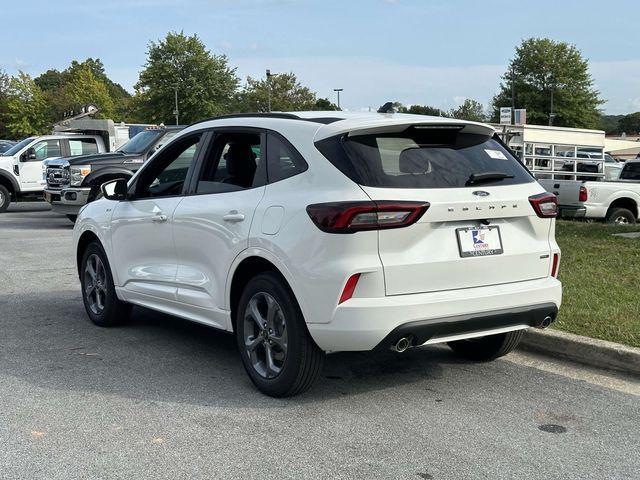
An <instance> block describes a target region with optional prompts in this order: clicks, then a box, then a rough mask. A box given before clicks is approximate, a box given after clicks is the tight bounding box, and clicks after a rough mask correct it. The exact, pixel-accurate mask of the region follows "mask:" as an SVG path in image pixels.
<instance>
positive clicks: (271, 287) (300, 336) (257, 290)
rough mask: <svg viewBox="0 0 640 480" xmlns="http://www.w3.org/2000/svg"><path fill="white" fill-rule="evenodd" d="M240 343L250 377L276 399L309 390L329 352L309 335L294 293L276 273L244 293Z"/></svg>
mask: <svg viewBox="0 0 640 480" xmlns="http://www.w3.org/2000/svg"><path fill="white" fill-rule="evenodd" d="M269 313H271V315H270V314H269ZM257 317H260V318H257ZM259 325H261V326H259ZM265 325H266V326H265ZM236 339H237V342H238V349H239V350H240V357H241V358H242V364H243V365H244V368H245V370H246V371H247V374H248V375H249V378H251V381H252V382H253V384H254V385H255V386H256V387H257V388H258V390H260V391H261V392H262V393H264V394H266V395H269V396H271V397H289V396H293V395H297V394H299V393H302V392H304V391H305V390H307V389H308V388H309V387H311V386H312V385H313V384H314V383H315V381H316V380H317V378H318V376H319V375H320V372H321V370H322V365H323V363H324V356H325V353H324V352H323V351H322V350H320V348H318V346H317V345H316V344H315V343H314V341H313V339H312V338H311V336H310V335H309V332H308V330H307V326H306V323H305V321H304V317H303V316H302V312H301V311H300V307H299V306H298V302H297V301H296V299H295V297H294V295H293V293H292V292H291V290H290V289H289V287H288V286H287V285H286V284H285V282H284V281H283V280H282V279H281V278H280V277H279V276H278V275H276V274H274V273H262V274H260V275H257V276H256V277H254V278H253V279H251V280H250V281H249V283H248V284H247V286H246V287H245V289H244V291H243V292H242V296H241V297H240V302H239V303H238V309H237V313H236ZM268 352H270V355H269V353H268ZM269 356H270V358H271V359H272V360H271V362H268V358H269ZM270 365H271V367H270Z"/></svg>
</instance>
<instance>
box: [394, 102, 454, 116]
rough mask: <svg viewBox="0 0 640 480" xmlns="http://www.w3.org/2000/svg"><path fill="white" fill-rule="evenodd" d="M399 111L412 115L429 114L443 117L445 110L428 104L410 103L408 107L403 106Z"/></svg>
mask: <svg viewBox="0 0 640 480" xmlns="http://www.w3.org/2000/svg"><path fill="white" fill-rule="evenodd" d="M401 113H411V114H414V115H431V116H433V117H444V116H446V115H447V114H446V112H445V111H444V110H440V109H439V108H436V107H430V106H429V105H411V106H410V107H409V108H407V107H403V108H402V110H401Z"/></svg>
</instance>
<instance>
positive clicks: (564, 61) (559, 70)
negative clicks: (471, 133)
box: [492, 38, 604, 128]
mask: <svg viewBox="0 0 640 480" xmlns="http://www.w3.org/2000/svg"><path fill="white" fill-rule="evenodd" d="M512 72H513V83H514V86H515V105H516V108H526V109H527V121H528V122H529V123H532V124H537V125H544V124H548V123H549V114H550V105H551V92H552V91H553V96H554V113H555V114H556V117H555V119H554V122H553V124H554V125H558V126H566V127H577V128H597V127H598V126H599V124H600V111H599V107H600V105H602V104H603V103H604V102H603V100H601V99H600V97H599V92H598V91H597V90H595V88H594V86H593V79H592V77H591V74H590V73H589V62H588V61H587V60H586V59H584V58H583V57H582V54H581V53H580V51H579V50H578V49H577V48H576V47H575V46H573V45H570V44H568V43H565V42H555V41H553V40H550V39H547V38H530V39H527V40H524V41H523V42H522V43H521V44H520V45H519V46H518V47H516V54H515V57H514V58H513V59H512V60H511V62H510V63H509V67H508V69H507V71H506V72H505V74H504V75H503V77H502V83H501V85H500V92H499V93H498V94H497V95H496V96H495V97H494V99H493V115H492V118H493V121H497V120H498V118H499V112H500V107H510V106H511V82H512Z"/></svg>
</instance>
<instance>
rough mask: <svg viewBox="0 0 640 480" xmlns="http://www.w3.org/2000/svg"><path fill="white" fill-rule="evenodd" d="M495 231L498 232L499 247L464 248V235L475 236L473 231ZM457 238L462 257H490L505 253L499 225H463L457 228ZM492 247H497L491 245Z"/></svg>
mask: <svg viewBox="0 0 640 480" xmlns="http://www.w3.org/2000/svg"><path fill="white" fill-rule="evenodd" d="M474 230H475V231H478V232H481V231H483V230H484V231H487V232H492V231H495V232H496V233H497V240H498V241H497V248H486V249H479V250H468V249H467V250H465V249H464V248H463V242H462V237H463V235H470V236H473V233H472V232H473V231H474ZM456 240H457V241H458V252H459V253H460V256H461V257H462V258H474V257H489V256H492V255H502V254H503V253H504V247H503V244H502V235H501V234H500V227H499V226H498V225H482V226H479V227H461V228H456ZM490 247H496V246H495V245H493V246H492V245H490Z"/></svg>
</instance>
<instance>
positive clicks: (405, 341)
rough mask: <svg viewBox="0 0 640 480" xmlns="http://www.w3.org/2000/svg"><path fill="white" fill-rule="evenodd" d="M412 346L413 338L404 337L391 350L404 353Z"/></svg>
mask: <svg viewBox="0 0 640 480" xmlns="http://www.w3.org/2000/svg"><path fill="white" fill-rule="evenodd" d="M410 346H411V337H402V338H401V339H399V340H398V341H397V342H396V343H394V344H393V345H391V350H393V351H394V352H398V353H402V352H404V351H405V350H407V348H409V347H410Z"/></svg>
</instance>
